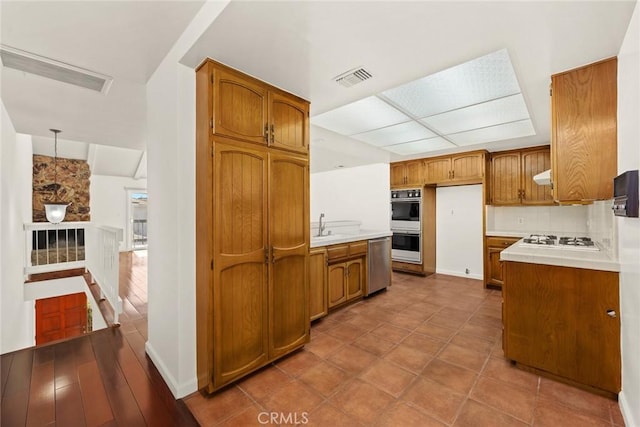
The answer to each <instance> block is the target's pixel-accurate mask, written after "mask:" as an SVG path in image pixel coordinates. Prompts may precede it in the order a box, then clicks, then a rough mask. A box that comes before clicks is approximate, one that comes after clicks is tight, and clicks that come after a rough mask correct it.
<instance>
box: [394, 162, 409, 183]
mask: <svg viewBox="0 0 640 427" xmlns="http://www.w3.org/2000/svg"><path fill="white" fill-rule="evenodd" d="M390 175H391V176H390V179H391V186H392V187H402V186H403V185H405V184H406V179H405V178H406V168H405V164H404V163H391V166H390Z"/></svg>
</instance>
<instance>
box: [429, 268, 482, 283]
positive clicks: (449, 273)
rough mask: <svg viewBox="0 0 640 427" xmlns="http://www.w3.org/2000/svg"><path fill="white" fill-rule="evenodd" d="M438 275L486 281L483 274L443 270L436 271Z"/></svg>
mask: <svg viewBox="0 0 640 427" xmlns="http://www.w3.org/2000/svg"><path fill="white" fill-rule="evenodd" d="M436 273H437V274H446V275H447V276H456V277H462V278H464V279H476V280H484V276H483V275H482V274H465V273H464V272H461V271H451V270H441V269H436Z"/></svg>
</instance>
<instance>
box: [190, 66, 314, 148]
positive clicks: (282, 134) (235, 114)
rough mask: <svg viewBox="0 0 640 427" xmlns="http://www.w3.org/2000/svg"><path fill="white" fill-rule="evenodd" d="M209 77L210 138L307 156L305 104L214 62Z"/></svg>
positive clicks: (299, 99)
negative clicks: (240, 141)
mask: <svg viewBox="0 0 640 427" xmlns="http://www.w3.org/2000/svg"><path fill="white" fill-rule="evenodd" d="M201 68H206V69H207V71H208V73H209V74H210V76H211V77H210V79H211V87H210V88H209V90H210V94H209V97H210V98H211V102H212V106H211V108H210V111H211V113H210V114H211V120H210V127H211V131H212V133H213V134H214V135H223V136H228V137H231V138H234V139H239V140H242V141H248V142H253V143H257V144H263V145H267V146H270V147H274V148H279V149H284V150H287V151H294V152H298V153H303V154H307V153H308V152H309V125H308V120H309V103H308V102H307V101H305V100H303V99H301V98H298V97H296V96H294V95H292V94H289V93H286V92H284V91H282V90H280V89H278V88H275V87H273V86H270V85H268V84H266V83H264V82H261V81H259V80H257V79H254V78H253V77H250V76H247V75H245V74H243V73H241V72H239V71H236V70H234V69H232V68H229V67H226V66H224V65H222V64H219V63H217V62H215V61H211V60H209V61H207V62H206V63H205V64H204V65H203V66H202V67H201Z"/></svg>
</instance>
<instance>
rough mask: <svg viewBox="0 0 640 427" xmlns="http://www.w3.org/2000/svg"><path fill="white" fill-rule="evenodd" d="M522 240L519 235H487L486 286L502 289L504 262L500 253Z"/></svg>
mask: <svg viewBox="0 0 640 427" xmlns="http://www.w3.org/2000/svg"><path fill="white" fill-rule="evenodd" d="M518 240H520V238H519V237H485V255H484V256H485V260H484V265H485V267H484V283H485V287H487V288H492V289H502V284H503V282H504V280H503V263H502V261H500V253H501V252H502V251H503V250H505V249H507V248H508V247H509V246H511V245H513V244H514V243H516V242H517V241H518Z"/></svg>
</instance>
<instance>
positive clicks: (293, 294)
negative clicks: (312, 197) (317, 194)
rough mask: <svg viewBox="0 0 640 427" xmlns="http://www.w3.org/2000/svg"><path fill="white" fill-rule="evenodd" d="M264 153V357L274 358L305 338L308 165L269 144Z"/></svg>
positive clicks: (307, 283)
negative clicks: (268, 150) (266, 321)
mask: <svg viewBox="0 0 640 427" xmlns="http://www.w3.org/2000/svg"><path fill="white" fill-rule="evenodd" d="M270 159H271V160H270V163H269V242H270V244H271V248H270V259H271V268H270V269H269V316H270V322H269V325H270V329H271V334H270V337H271V339H270V346H269V357H270V358H274V357H276V356H278V355H281V354H284V353H287V352H289V351H291V350H292V349H293V348H295V347H299V346H301V345H303V344H304V343H305V342H307V341H308V338H309V238H310V237H309V236H310V231H309V179H308V177H309V170H308V162H307V159H306V158H304V157H302V156H297V155H292V154H284V153H274V152H273V150H271V153H270ZM247 232H248V233H250V232H251V230H247Z"/></svg>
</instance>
